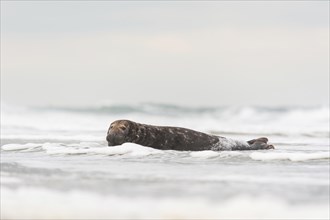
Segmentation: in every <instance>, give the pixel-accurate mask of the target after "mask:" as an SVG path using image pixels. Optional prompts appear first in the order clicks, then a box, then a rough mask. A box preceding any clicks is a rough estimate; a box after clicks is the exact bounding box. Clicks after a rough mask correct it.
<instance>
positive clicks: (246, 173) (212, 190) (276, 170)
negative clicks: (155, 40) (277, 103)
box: [1, 103, 330, 219]
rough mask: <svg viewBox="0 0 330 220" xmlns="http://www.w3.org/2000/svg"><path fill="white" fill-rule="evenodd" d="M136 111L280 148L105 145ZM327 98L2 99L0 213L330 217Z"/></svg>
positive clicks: (139, 117)
mask: <svg viewBox="0 0 330 220" xmlns="http://www.w3.org/2000/svg"><path fill="white" fill-rule="evenodd" d="M117 119H129V120H133V121H136V122H140V123H145V124H153V125H168V126H180V127H186V128H190V129H194V130H198V131H202V132H206V133H210V134H216V135H221V136H225V137H228V138H233V139H237V140H244V141H247V140H250V139H254V138H258V137H263V136H265V137H268V139H269V142H270V143H271V144H273V145H274V146H275V149H274V150H259V151H221V152H216V151H199V152H190V151H182V152H180V151H171V150H169V151H162V150H157V149H152V148H148V147H144V146H140V145H137V144H133V143H126V144H123V145H121V146H115V147H108V146H107V142H106V141H105V137H106V132H107V129H108V126H109V125H110V123H111V122H112V121H114V120H117ZM329 161H330V153H329V108H328V107H310V108H302V107H291V108H264V107H210V108H188V107H180V106H175V105H159V104H136V105H108V106H88V107H79V108H78V107H77V108H72V107H71V108H70V107H62V108H58V107H57V108H55V107H47V108H46V107H42V108H41V107H22V106H12V105H8V104H4V103H2V106H1V218H3V219H8V218H9V219H24V218H25V219H45V218H47V219H61V218H62V219H72V218H75V219H102V218H104V219H109V218H116V219H118V218H125V219H132V218H134V219H146V218H149V219H150V218H161V219H166V218H167V219H168V218H174V219H192V218H193V219H206V218H207V219H210V218H216V219H234V218H236V219H237V218H240V219H266V218H273V219H274V218H277V219H278V218H285V219H329V217H330V214H329V193H330V189H329V181H330V180H329V171H330V165H329Z"/></svg>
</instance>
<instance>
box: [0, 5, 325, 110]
mask: <svg viewBox="0 0 330 220" xmlns="http://www.w3.org/2000/svg"><path fill="white" fill-rule="evenodd" d="M1 101H2V102H6V103H12V104H22V105H26V104H29V105H97V104H100V103H103V104H105V103H113V102H117V103H118V102H119V103H131V102H134V103H138V102H156V103H173V104H180V105H193V106H202V105H207V106H219V105H261V106H283V105H284V106H285V105H304V106H305V105H308V106H310V105H329V2H328V1H290V2H286V1H271V2H266V1H247V2H245V1H232V2H229V1H209V2H204V1H156V2H151V1H150V2H149V1H140V2H139V1H124V2H119V1H118V2H117V1H98V2H95V1H70V2H64V1H46V2H41V1H28V2H25V1H14V2H10V1H1Z"/></svg>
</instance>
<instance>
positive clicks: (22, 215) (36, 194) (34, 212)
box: [1, 187, 330, 219]
mask: <svg viewBox="0 0 330 220" xmlns="http://www.w3.org/2000/svg"><path fill="white" fill-rule="evenodd" d="M1 193H2V195H1V218H2V219H269V218H272V219H329V217H330V216H329V207H328V204H318V205H289V204H287V203H286V202H284V201H282V200H279V199H277V198H270V197H261V198H251V197H245V196H240V197H234V198H232V199H230V200H226V201H223V200H222V199H221V198H219V199H218V200H216V201H214V200H213V201H212V202H211V201H208V200H205V199H203V198H195V197H194V198H179V197H171V198H166V199H164V198H156V197H151V198H150V197H130V198H128V197H118V196H113V195H104V196H102V195H98V194H93V193H89V192H84V191H69V192H60V191H51V190H47V189H36V188H19V189H17V190H11V189H8V188H5V187H2V188H1ZM18 209H19V211H18Z"/></svg>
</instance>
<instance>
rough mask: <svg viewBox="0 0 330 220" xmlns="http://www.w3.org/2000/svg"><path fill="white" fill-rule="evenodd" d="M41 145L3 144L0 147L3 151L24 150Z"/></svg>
mask: <svg viewBox="0 0 330 220" xmlns="http://www.w3.org/2000/svg"><path fill="white" fill-rule="evenodd" d="M40 146H41V144H34V143H27V144H5V145H2V146H1V149H2V150H4V151H15V150H25V149H33V148H36V147H40Z"/></svg>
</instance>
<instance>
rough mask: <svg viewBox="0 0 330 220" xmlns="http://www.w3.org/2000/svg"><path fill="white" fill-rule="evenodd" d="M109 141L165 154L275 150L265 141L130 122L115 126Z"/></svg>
mask: <svg viewBox="0 0 330 220" xmlns="http://www.w3.org/2000/svg"><path fill="white" fill-rule="evenodd" d="M106 140H107V142H108V146H116V145H121V144H123V143H127V142H129V143H135V144H139V145H142V146H146V147H152V148H156V149H161V150H178V151H202V150H213V151H222V150H267V149H274V146H273V145H269V144H267V142H268V139H267V138H265V137H261V138H257V139H253V140H250V141H247V142H244V141H238V140H233V139H229V138H225V137H221V136H216V135H209V134H205V133H202V132H199V131H194V130H191V129H187V128H181V127H168V126H154V125H146V124H140V123H136V122H133V121H129V120H117V121H114V122H112V123H111V125H110V127H109V129H108V132H107V137H106Z"/></svg>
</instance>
